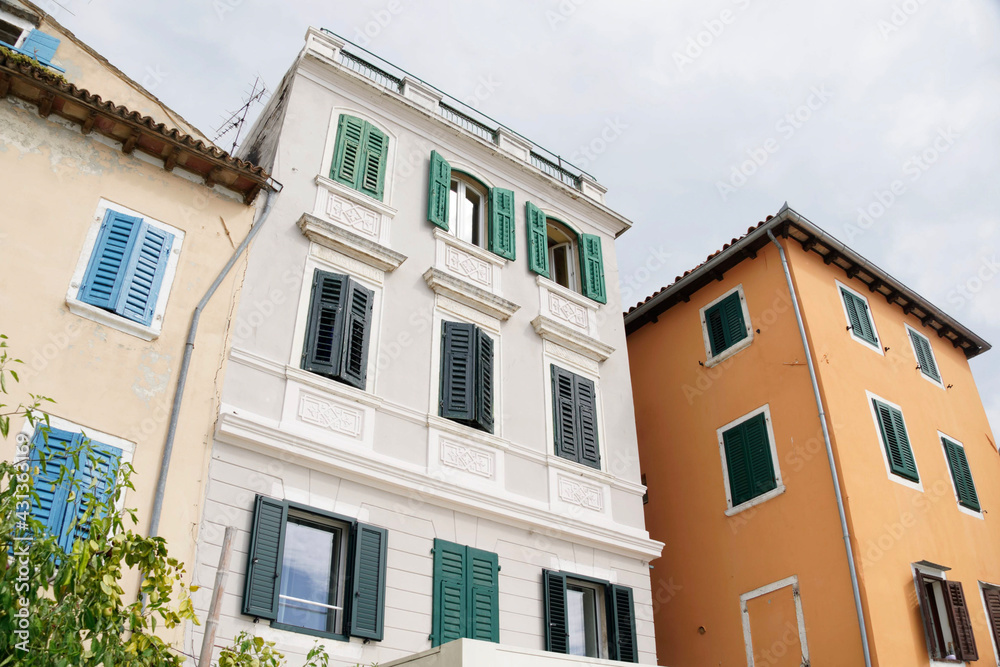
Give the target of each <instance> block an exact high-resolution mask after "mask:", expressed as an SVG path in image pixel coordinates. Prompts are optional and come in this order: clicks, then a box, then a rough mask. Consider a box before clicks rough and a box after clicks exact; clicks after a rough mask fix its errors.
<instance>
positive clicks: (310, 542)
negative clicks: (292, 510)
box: [278, 517, 343, 633]
mask: <svg viewBox="0 0 1000 667" xmlns="http://www.w3.org/2000/svg"><path fill="white" fill-rule="evenodd" d="M341 535H342V531H341V530H340V529H339V528H335V527H332V526H324V525H320V524H318V523H314V522H310V521H307V520H305V519H299V518H296V517H289V519H288V525H287V528H286V530H285V549H284V557H283V559H282V561H281V590H280V597H279V600H278V622H279V623H284V624H287V625H294V626H296V627H300V628H306V629H309V630H318V631H321V632H331V633H340V632H341V616H342V613H343V611H342V606H343V594H342V591H341V587H342V582H341V581H340V576H339V575H340V569H341V568H340V561H341V553H340V552H341Z"/></svg>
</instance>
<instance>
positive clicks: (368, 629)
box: [350, 523, 388, 641]
mask: <svg viewBox="0 0 1000 667" xmlns="http://www.w3.org/2000/svg"><path fill="white" fill-rule="evenodd" d="M353 540H354V563H353V570H352V581H351V600H350V609H351V623H350V634H351V636H353V637H362V638H364V639H374V640H376V641H381V640H382V631H383V625H384V621H385V619H384V616H385V575H386V554H387V553H388V532H387V531H386V530H385V529H384V528H377V527H375V526H369V525H367V524H363V523H358V524H355V526H354V536H353Z"/></svg>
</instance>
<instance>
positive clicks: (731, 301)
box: [705, 290, 750, 357]
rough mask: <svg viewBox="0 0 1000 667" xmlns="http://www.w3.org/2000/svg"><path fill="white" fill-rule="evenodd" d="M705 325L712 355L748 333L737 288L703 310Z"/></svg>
mask: <svg viewBox="0 0 1000 667" xmlns="http://www.w3.org/2000/svg"><path fill="white" fill-rule="evenodd" d="M705 327H706V328H707V329H708V340H709V344H710V345H711V348H712V356H713V357H716V356H718V355H720V354H722V353H723V352H725V351H726V350H728V349H729V348H730V347H732V346H733V345H735V344H736V343H738V342H740V341H741V340H743V339H744V338H746V337H747V336H749V335H750V334H749V332H748V331H747V324H746V320H744V319H743V302H742V300H741V298H740V292H739V290H737V291H735V292H733V293H732V294H730V295H729V296H727V297H726V298H725V299H723V300H722V301H720V302H718V303H717V304H715V305H714V306H712V307H711V308H709V309H707V310H706V311H705Z"/></svg>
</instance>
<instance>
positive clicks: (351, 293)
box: [340, 279, 375, 389]
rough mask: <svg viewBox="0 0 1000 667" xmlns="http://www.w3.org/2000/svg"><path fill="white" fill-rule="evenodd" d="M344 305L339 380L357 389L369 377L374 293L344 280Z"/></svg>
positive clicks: (363, 385) (360, 387) (361, 386)
mask: <svg viewBox="0 0 1000 667" xmlns="http://www.w3.org/2000/svg"><path fill="white" fill-rule="evenodd" d="M345 301H346V304H347V305H346V307H345V308H344V311H343V315H344V332H343V350H342V352H341V361H340V380H342V381H343V382H344V383H345V384H349V385H351V386H352V387H357V388H358V389H364V388H365V380H366V378H367V377H368V346H369V344H370V341H371V328H372V305H373V303H374V302H375V292H373V291H372V290H370V289H368V288H366V287H364V286H362V285H361V284H359V283H358V282H356V281H354V280H350V279H349V280H348V281H347V298H346V299H345Z"/></svg>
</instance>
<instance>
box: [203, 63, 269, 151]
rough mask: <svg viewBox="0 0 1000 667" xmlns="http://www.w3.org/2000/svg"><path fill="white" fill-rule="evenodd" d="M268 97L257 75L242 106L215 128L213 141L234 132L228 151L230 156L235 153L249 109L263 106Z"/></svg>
mask: <svg viewBox="0 0 1000 667" xmlns="http://www.w3.org/2000/svg"><path fill="white" fill-rule="evenodd" d="M269 96H270V93H269V92H267V86H266V85H265V84H264V81H263V80H262V79H261V78H260V75H259V74H258V75H257V78H256V79H254V82H253V86H252V87H251V88H250V92H249V93H246V94H245V96H244V98H243V106H241V107H240V108H239V109H237V110H236V111H233V112H232V113H231V114H229V117H228V118H226V119H225V120H224V121H223V122H222V125H220V126H219V127H217V128H215V132H216V134H215V138H214V139H213V141H215V142H218V141H219V139H221V138H222V137H224V136H225V135H227V134H229V133H230V132H232V131H233V130H236V136H234V137H233V147H232V149H231V150H230V151H229V152H230V154H233V153H235V152H236V147H237V146H238V145H239V143H240V132H242V131H243V124H244V123H246V120H247V116H248V115H249V114H250V109H251V108H252V107H253V106H254V105H255V104H263V103H264V101H265V100H266V99H267V98H268V97H269Z"/></svg>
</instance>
